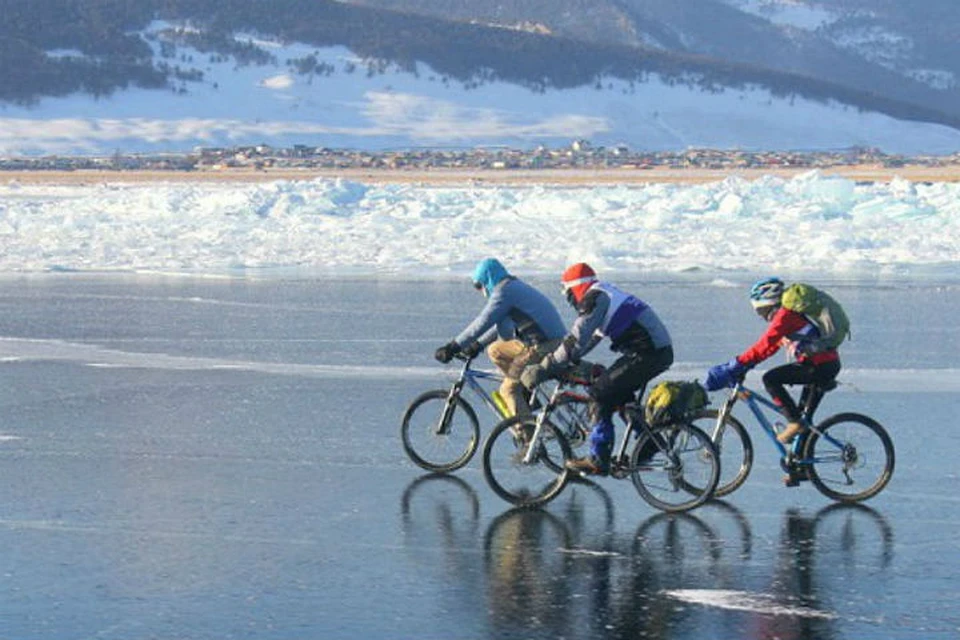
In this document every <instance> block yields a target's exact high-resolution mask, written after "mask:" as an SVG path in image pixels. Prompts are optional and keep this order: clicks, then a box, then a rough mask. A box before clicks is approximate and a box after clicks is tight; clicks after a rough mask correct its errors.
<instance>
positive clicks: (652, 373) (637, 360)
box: [572, 350, 673, 472]
mask: <svg viewBox="0 0 960 640" xmlns="http://www.w3.org/2000/svg"><path fill="white" fill-rule="evenodd" d="M672 363H673V353H672V351H669V350H662V351H658V352H655V353H653V354H629V355H625V356H622V357H620V358H619V359H617V361H616V362H614V363H613V365H611V366H610V368H608V369H607V370H606V371H605V372H604V373H603V374H601V375H600V377H598V378H597V379H596V380H595V381H594V382H593V384H592V385H591V386H590V396H591V397H592V398H593V401H594V403H595V405H596V413H597V417H598V420H597V422H596V424H594V426H593V429H592V431H591V433H590V458H589V459H587V458H581V459H580V460H575V461H573V465H576V466H575V467H574V468H578V467H582V469H581V470H587V471H589V470H590V469H589V467H594V468H598V469H600V470H601V471H602V472H606V470H607V469H608V468H609V464H610V456H611V454H612V453H613V446H614V440H615V433H614V428H613V413H614V411H615V410H616V408H617V407H620V406H622V405H624V404H626V403H627V402H631V401H633V400H634V399H635V394H636V392H637V390H638V389H642V388H643V387H645V386H646V384H647V382H649V381H650V380H651V379H652V378H654V377H656V376H657V375H659V374H661V373H663V372H664V371H666V370H667V368H669V366H670V364H672ZM573 465H572V466H573Z"/></svg>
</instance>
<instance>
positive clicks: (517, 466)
mask: <svg viewBox="0 0 960 640" xmlns="http://www.w3.org/2000/svg"><path fill="white" fill-rule="evenodd" d="M535 428H536V425H535V424H534V422H533V421H532V420H530V419H527V420H521V419H520V418H517V417H513V418H508V419H507V420H504V421H503V422H501V423H500V424H498V425H497V426H495V427H494V428H493V430H492V431H491V432H490V435H489V436H487V441H486V443H485V444H484V445H483V475H484V476H485V477H486V479H487V484H489V485H490V488H491V489H493V491H494V493H496V494H497V495H498V496H500V497H501V498H503V499H504V500H506V501H507V502H509V503H511V504H515V505H517V506H520V507H535V506H539V505H543V504H546V503H547V502H549V501H550V500H552V499H553V498H554V497H556V496H557V494H559V493H560V492H561V491H563V488H564V487H565V486H566V484H567V477H568V472H567V469H566V468H565V467H564V462H565V461H566V460H567V459H568V458H569V457H570V445H569V444H568V443H567V439H566V438H565V437H564V436H563V434H562V433H560V431H559V430H558V429H557V428H556V427H554V426H553V425H552V424H550V423H544V424H543V425H542V426H541V427H540V435H539V437H538V438H537V441H536V442H533V443H531V442H529V438H530V437H531V436H532V435H533V433H534V430H535Z"/></svg>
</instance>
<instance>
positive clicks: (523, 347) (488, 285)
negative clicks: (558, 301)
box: [435, 258, 566, 417]
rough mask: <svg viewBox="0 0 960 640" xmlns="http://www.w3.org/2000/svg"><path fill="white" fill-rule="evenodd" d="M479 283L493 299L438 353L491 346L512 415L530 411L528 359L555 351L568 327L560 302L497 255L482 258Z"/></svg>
mask: <svg viewBox="0 0 960 640" xmlns="http://www.w3.org/2000/svg"><path fill="white" fill-rule="evenodd" d="M472 279H473V286H474V288H475V289H477V291H480V292H481V293H483V295H484V296H485V297H486V298H487V303H486V305H484V307H483V309H482V310H481V311H480V313H479V315H477V317H476V318H475V319H474V320H473V322H471V323H470V324H469V325H468V326H467V327H466V328H465V329H464V330H463V331H461V332H460V334H459V335H458V336H457V337H456V338H454V339H453V340H451V341H450V342H448V343H447V344H445V345H443V346H442V347H440V348H439V349H437V352H436V354H435V357H436V359H437V360H439V361H440V362H449V361H450V360H451V359H452V358H453V356H455V355H456V354H458V353H461V352H462V353H465V354H466V355H470V356H475V355H477V354H478V353H480V351H481V349H483V348H484V347H488V348H487V355H488V356H489V357H490V360H491V361H492V362H493V363H494V365H496V366H497V368H498V369H500V371H502V372H503V376H504V378H503V382H502V383H501V385H500V394H501V395H502V396H503V399H504V402H505V403H506V405H507V410H508V411H509V412H510V414H511V415H520V416H524V417H526V416H528V415H529V414H530V407H529V405H528V403H527V400H526V398H525V397H524V395H525V394H524V388H523V386H522V385H521V384H520V374H521V373H522V372H523V369H524V367H525V366H526V365H527V363H528V362H531V361H534V362H535V361H537V360H539V359H540V358H542V357H543V356H544V355H545V354H547V353H550V352H551V351H552V350H553V349H555V348H556V347H557V345H558V344H559V343H560V340H561V338H563V336H564V334H565V333H566V329H565V328H564V325H563V319H562V318H561V317H560V313H559V312H558V311H557V308H556V307H555V306H554V305H553V303H552V302H550V299H549V298H547V297H546V296H545V295H544V294H543V293H541V292H540V291H538V290H537V289H535V288H534V287H532V286H530V285H529V284H527V283H526V282H524V281H522V280H520V279H519V278H517V277H515V276H512V275H510V273H509V272H508V271H507V269H506V268H505V267H504V266H503V265H502V264H501V263H500V261H499V260H497V259H496V258H487V259H485V260H482V261H480V263H479V264H477V267H476V269H474V272H473V278H472Z"/></svg>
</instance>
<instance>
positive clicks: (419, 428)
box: [400, 389, 480, 473]
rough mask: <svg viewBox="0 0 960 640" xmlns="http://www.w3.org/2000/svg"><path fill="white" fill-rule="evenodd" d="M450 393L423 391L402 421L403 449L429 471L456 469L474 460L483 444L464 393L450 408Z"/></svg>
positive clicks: (444, 391) (444, 471)
mask: <svg viewBox="0 0 960 640" xmlns="http://www.w3.org/2000/svg"><path fill="white" fill-rule="evenodd" d="M449 395H450V392H449V391H446V390H444V389H437V390H435V391H427V392H426V393H423V394H421V395H420V396H418V397H417V398H415V399H414V400H413V402H411V403H410V406H409V407H407V411H406V412H405V413H404V414H403V420H402V422H401V424H400V438H401V440H402V442H403V450H404V451H405V452H406V454H407V456H408V457H409V458H410V459H411V460H412V461H413V462H414V464H416V465H417V466H418V467H420V468H422V469H426V470H427V471H434V472H439V473H447V472H450V471H456V470H457V469H459V468H461V467H463V466H464V465H465V464H467V463H468V462H470V459H471V458H472V457H473V454H474V453H476V451H477V447H479V446H480V423H479V421H478V420H477V414H476V412H475V411H474V410H473V408H472V407H471V406H470V405H469V404H468V403H467V401H466V400H464V399H463V398H461V397H460V396H457V397H456V398H455V399H454V403H453V405H452V406H450V407H447V398H448V396H449ZM444 416H446V421H445V424H442V423H444Z"/></svg>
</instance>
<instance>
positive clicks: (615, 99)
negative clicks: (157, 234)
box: [0, 0, 960, 153]
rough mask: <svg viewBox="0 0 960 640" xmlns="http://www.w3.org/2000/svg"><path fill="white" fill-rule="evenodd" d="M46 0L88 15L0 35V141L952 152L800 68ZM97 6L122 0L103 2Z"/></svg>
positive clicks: (301, 2)
mask: <svg viewBox="0 0 960 640" xmlns="http://www.w3.org/2000/svg"><path fill="white" fill-rule="evenodd" d="M424 1H425V0H424ZM557 1H558V2H568V5H569V6H574V5H576V2H572V1H571V0H557ZM703 1H704V2H706V0H703ZM3 3H8V4H10V0H0V4H3ZM60 3H61V4H63V5H69V9H70V11H72V13H70V15H71V16H73V17H74V18H76V21H75V23H76V24H79V25H87V26H86V27H84V28H80V27H77V28H74V29H67V28H66V27H64V28H62V29H60V30H54V34H55V35H50V33H48V32H43V33H39V32H37V31H36V30H35V29H34V27H36V26H37V24H36V20H37V19H39V18H38V16H39V17H40V18H42V17H44V16H45V15H46V14H42V13H41V14H31V13H29V12H26V13H24V12H23V11H22V10H21V11H20V13H19V14H18V13H14V14H12V15H14V17H16V19H15V20H13V21H12V22H11V23H8V24H7V25H6V26H5V27H3V28H2V30H0V33H3V34H5V35H6V38H3V37H0V47H3V46H5V47H6V48H5V49H0V52H3V51H8V50H9V51H18V52H19V53H18V55H19V57H18V58H17V59H18V61H20V63H21V64H22V66H21V67H14V66H12V65H8V64H6V63H5V62H3V63H0V73H2V74H4V76H5V78H7V79H9V78H10V77H19V78H21V79H24V80H25V81H29V80H31V79H32V77H31V74H30V73H28V72H26V69H28V68H29V65H31V64H32V65H34V66H35V67H36V65H38V64H39V65H40V68H43V69H46V70H47V71H48V73H47V74H46V75H43V76H42V78H41V80H42V82H41V83H40V84H39V85H38V84H34V85H33V86H34V89H33V93H29V92H28V91H27V89H28V88H29V85H16V84H14V85H11V84H9V83H7V82H0V87H6V88H7V89H6V90H7V91H10V90H12V89H11V87H13V88H15V89H16V90H17V91H19V92H20V97H19V98H18V99H17V100H15V101H14V100H12V99H11V98H10V96H9V95H7V96H6V98H5V99H6V100H7V102H8V106H7V107H6V108H4V109H3V110H2V111H0V120H2V122H0V125H2V126H0V151H4V152H6V153H44V152H49V151H51V150H57V151H60V152H63V151H73V152H75V151H78V150H80V151H86V152H91V153H102V152H103V151H104V150H107V151H108V152H111V151H113V150H115V149H117V148H123V149H138V150H174V149H183V148H189V147H190V146H193V145H205V146H210V145H226V144H247V143H251V142H255V143H258V142H268V143H271V144H311V145H318V146H351V147H357V148H383V147H398V146H404V147H407V146H442V145H456V146H470V145H476V144H511V145H520V146H530V145H534V144H541V143H544V144H567V143H568V142H569V141H570V140H571V139H574V138H588V139H591V140H592V141H593V142H594V143H595V144H606V145H613V144H620V143H626V144H629V145H630V146H633V147H635V148H648V149H658V148H677V147H685V146H691V145H693V146H719V147H734V146H740V147H749V148H823V147H831V148H835V147H843V146H851V145H865V146H879V147H881V148H884V149H885V150H889V151H894V152H914V153H915V152H921V151H929V152H949V151H951V150H952V149H955V148H956V134H957V131H956V129H954V128H947V127H945V126H941V125H947V126H948V127H957V126H958V123H960V120H958V119H957V118H954V117H952V116H950V115H949V114H947V113H944V112H942V111H938V110H937V109H932V108H928V107H926V106H923V105H917V104H915V103H911V102H909V101H900V100H896V99H891V98H886V97H883V96H876V95H873V94H871V93H867V92H862V91H857V90H852V89H850V88H848V87H844V86H840V85H836V84H833V83H830V82H824V81H822V80H818V79H815V78H810V77H806V76H803V75H798V74H789V73H782V72H778V71H775V70H770V69H765V68H762V67H759V66H750V65H743V64H737V63H730V62H727V61H723V60H719V59H715V58H709V57H705V56H697V55H691V54H689V53H684V52H677V51H670V50H665V49H663V48H662V47H660V45H659V44H658V43H652V45H646V44H644V45H634V46H627V45H625V44H621V45H612V44H603V45H599V44H596V43H590V42H585V41H584V40H578V39H571V38H561V37H557V36H554V35H550V34H549V33H545V32H547V31H550V29H549V28H547V27H545V26H543V25H538V24H514V25H512V26H510V28H505V25H504V23H502V22H501V23H498V25H499V26H490V25H489V24H485V23H483V22H484V21H483V20H475V21H474V22H473V23H471V22H469V21H446V20H440V19H438V18H430V17H423V16H417V15H412V14H409V13H404V14H397V13H393V12H389V11H383V10H379V9H370V8H364V7H356V6H351V5H347V4H342V3H337V2H330V1H325V0H312V1H310V2H307V1H306V0H275V1H274V2H271V3H269V4H266V3H262V2H255V1H253V0H216V1H214V0H190V1H189V2H188V1H186V0H157V1H156V2H148V1H147V0H144V1H143V2H140V3H138V2H133V1H131V2H122V1H121V0H110V1H109V2H108V1H107V0H85V1H84V2H80V0H73V1H71V0H60ZM111 4H116V5H118V7H120V8H118V10H117V11H116V12H113V13H111V12H110V11H108V9H109V7H110V5H111ZM481 4H482V3H481ZM534 4H535V3H534ZM601 4H602V3H601ZM121 5H122V6H121ZM11 6H12V5H11ZM565 6H567V5H565ZM603 6H609V7H610V10H609V12H608V13H609V15H610V16H620V17H621V18H622V17H623V16H626V15H627V12H626V11H625V10H624V9H623V8H622V7H621V8H620V13H616V12H614V11H613V7H612V5H603ZM21 8H22V5H21ZM62 8H63V9H64V10H65V11H66V9H67V7H66V6H65V7H62ZM124 8H125V10H121V9H124ZM582 8H586V5H585V4H584V5H582ZM94 9H98V10H97V11H94ZM134 9H136V10H134ZM726 11H729V12H733V13H737V12H736V11H734V10H733V9H730V8H729V7H728V8H727V9H726ZM595 13H596V12H595ZM741 13H742V12H741ZM564 15H567V14H564ZM570 15H571V16H572V15H573V14H570ZM47 17H48V16H47ZM152 17H162V18H166V20H165V21H153V22H150V21H149V18H152ZM611 19H612V18H611ZM31 20H32V21H33V22H31ZM11 25H12V26H11ZM90 25H93V26H90ZM663 33H664V34H666V31H664V32H663ZM97 34H99V35H100V36H102V37H99V38H98V37H93V36H94V35H97ZM251 34H259V35H257V36H252V35H251ZM14 36H16V37H14ZM665 37H666V35H662V38H665ZM687 39H688V40H689V38H687ZM110 43H112V44H110ZM653 45H656V46H653ZM658 47H660V48H658ZM123 69H127V70H128V71H129V72H130V73H129V75H126V76H125V75H124V73H123V71H122V70H123ZM98 70H101V71H104V73H101V74H99V75H98V74H97V73H96V72H97V71H98ZM107 71H109V73H107ZM83 78H93V79H95V80H96V81H97V82H99V84H92V85H90V84H88V83H87V81H85V80H84V81H80V82H78V79H81V80H82V79H83ZM58 81H59V84H58ZM157 86H161V87H164V89H163V90H158V89H156V88H155V87H157ZM2 91H4V89H2V88H0V100H2V99H4V94H3V93H2ZM24 96H27V97H26V98H24ZM50 96H60V97H50ZM9 103H14V104H9ZM16 103H19V104H16ZM53 120H56V121H57V122H56V125H55V126H51V125H49V124H45V125H41V123H50V122H51V121H53ZM922 121H927V122H931V123H934V124H922ZM951 145H954V146H953V147H951Z"/></svg>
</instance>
